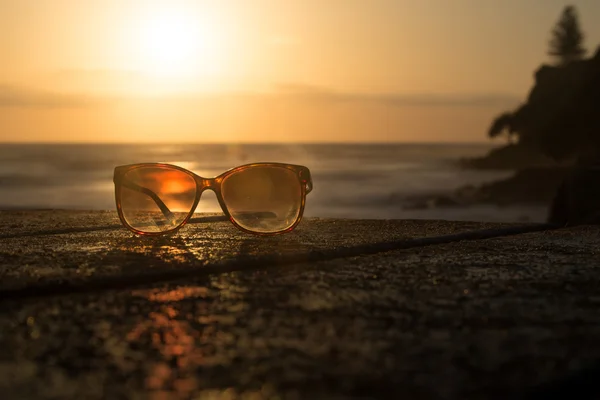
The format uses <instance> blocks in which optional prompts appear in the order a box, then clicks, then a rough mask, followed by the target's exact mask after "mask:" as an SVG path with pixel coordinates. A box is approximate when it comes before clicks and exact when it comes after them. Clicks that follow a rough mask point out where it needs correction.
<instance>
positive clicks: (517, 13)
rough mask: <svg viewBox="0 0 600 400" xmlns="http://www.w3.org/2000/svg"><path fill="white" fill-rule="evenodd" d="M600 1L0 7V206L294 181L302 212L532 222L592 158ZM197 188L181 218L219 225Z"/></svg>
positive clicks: (8, 3)
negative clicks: (134, 169)
mask: <svg viewBox="0 0 600 400" xmlns="http://www.w3.org/2000/svg"><path fill="white" fill-rule="evenodd" d="M598 17H600V2H598V1H596V0H579V1H571V2H564V1H558V0H532V1H527V2H524V1H519V0H505V1H503V2H497V1H493V0H455V1H452V2H450V1H445V0H435V1H434V0H432V1H428V2H423V1H417V0H373V1H368V2H367V1H362V0H328V1H326V2H324V1H317V0H306V1H302V2H281V1H277V0H253V1H246V0H219V1H211V0H205V1H202V0H188V1H183V0H171V1H158V0H157V1H150V0H144V1H141V0H89V1H85V2H83V1H78V0H5V1H2V2H0V37H2V40H0V209H21V208H68V209H102V210H103V209H114V198H113V196H114V195H113V184H112V173H113V169H114V167H115V166H116V165H121V164H131V163H139V162H169V163H175V164H178V165H181V166H183V167H186V168H189V169H190V170H193V171H194V172H196V173H198V174H200V175H202V176H205V177H212V176H215V175H218V174H220V173H221V172H223V171H225V170H226V169H228V168H231V167H235V166H237V165H240V164H244V163H249V162H256V161H280V162H287V163H296V164H302V165H306V166H308V167H309V168H310V169H311V171H312V173H313V180H314V185H315V189H314V191H313V193H311V194H310V196H309V198H308V199H307V208H306V215H308V216H319V217H349V218H441V219H455V220H480V221H535V222H539V221H544V220H545V219H546V215H547V210H548V206H549V204H550V202H551V200H552V198H553V196H554V193H555V192H556V188H557V186H558V184H559V183H560V181H561V180H562V177H563V176H564V174H565V173H566V172H565V171H567V170H568V169H569V168H570V167H571V166H573V165H574V164H575V163H577V162H578V160H580V159H581V158H583V157H594V156H595V155H596V154H598V153H599V152H598V149H600V129H599V128H600V123H599V119H600V113H599V112H598V104H600V53H598V46H599V45H600V24H597V23H596V22H597V19H598ZM218 210H219V208H218V204H217V202H216V200H215V198H214V195H213V194H212V193H208V192H206V193H205V194H204V195H203V199H202V201H201V202H200V206H199V208H198V211H199V212H213V211H218Z"/></svg>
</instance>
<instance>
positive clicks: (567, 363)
mask: <svg viewBox="0 0 600 400" xmlns="http://www.w3.org/2000/svg"><path fill="white" fill-rule="evenodd" d="M77 215H79V216H81V219H79V218H77ZM28 217H31V218H32V220H37V221H39V222H37V223H38V225H37V226H36V227H35V228H31V227H26V226H22V225H19V224H23V225H26V223H25V222H24V221H25V220H27V218H28ZM94 217H97V218H96V219H94ZM0 218H1V219H2V221H3V223H4V224H6V223H9V222H10V221H13V223H14V224H15V229H17V230H20V232H21V236H16V235H13V237H11V238H8V237H4V238H2V239H0V274H1V275H0V276H1V279H0V284H1V290H2V291H1V292H0V296H2V299H1V300H0V309H1V310H2V313H0V348H1V349H2V352H0V392H1V393H3V397H4V398H61V397H62V398H64V397H66V398H157V399H158V398H177V397H180V398H189V397H197V398H224V399H228V398H237V397H241V398H252V399H253V398H411V399H464V398H486V399H488V398H492V399H496V398H497V399H506V398H515V397H517V396H520V395H525V394H527V395H531V396H533V397H535V396H534V395H536V394H537V395H538V396H537V398H550V396H549V395H548V394H547V393H544V392H543V390H544V389H545V388H547V387H548V388H549V389H548V390H550V391H551V393H552V394H554V395H557V394H560V393H561V391H560V390H568V392H567V393H568V394H570V395H573V394H574V392H573V390H576V389H578V388H579V389H580V390H581V389H582V388H585V389H586V391H587V392H589V391H590V388H589V387H587V386H585V385H586V384H588V383H589V382H594V380H595V379H596V376H597V374H595V373H594V370H592V373H588V374H587V375H585V374H581V373H580V371H582V370H583V369H585V368H587V367H589V366H592V367H593V366H594V363H595V360H597V359H599V358H600V344H598V342H597V337H598V335H599V334H600V313H599V312H598V310H597V308H598V306H599V305H600V291H599V286H600V279H599V278H600V273H599V272H600V271H599V268H600V264H599V262H598V261H600V253H599V252H598V250H597V249H598V243H599V242H600V229H599V228H596V227H579V228H571V229H561V230H554V231H541V232H536V233H525V234H520V235H513V236H506V237H496V238H489V239H482V238H481V237H485V236H492V235H491V234H489V232H490V231H487V232H488V234H484V235H479V236H478V235H472V234H471V235H463V236H462V237H463V238H464V239H474V238H478V237H479V238H480V239H479V240H463V241H456V240H458V239H459V238H461V236H460V235H461V232H465V231H466V230H473V229H482V228H493V227H497V228H499V229H501V230H500V231H498V232H505V233H506V232H510V230H507V227H506V226H498V225H484V224H477V223H454V222H440V221H350V220H348V221H344V220H307V221H304V222H303V223H302V224H301V226H300V228H299V229H298V231H297V232H295V233H292V234H290V235H286V236H281V237H279V238H266V239H265V238H254V237H248V236H247V235H244V234H241V233H237V232H236V231H235V229H234V228H233V227H231V226H230V225H227V224H228V223H226V222H218V223H211V224H198V225H194V226H188V227H186V228H185V230H183V231H181V232H180V233H179V234H178V235H177V236H174V237H169V238H162V239H160V240H155V239H150V241H148V239H144V238H134V237H132V236H131V235H130V234H128V233H127V232H126V231H124V230H122V229H120V228H117V229H108V228H107V229H104V230H103V229H100V230H95V231H92V230H89V231H87V232H70V233H61V234H41V235H33V234H32V233H34V232H35V231H36V230H37V231H44V230H46V231H47V230H51V229H65V230H70V231H73V230H74V229H76V228H77V229H79V228H82V229H83V228H86V229H87V228H90V227H93V226H94V225H95V226H99V227H102V226H110V225H111V224H116V221H115V220H114V214H112V213H102V214H98V215H95V214H90V213H80V214H78V213H71V214H69V218H71V220H70V222H68V223H65V224H64V225H62V226H58V225H59V223H58V222H56V223H51V221H53V219H54V218H57V219H59V220H61V221H64V220H65V219H66V218H62V216H61V215H60V213H32V214H30V213H25V214H23V215H21V218H20V219H19V222H16V220H18V218H16V214H14V213H3V214H1V215H0ZM16 225H19V226H16ZM82 229H80V230H82ZM450 234H454V236H443V237H444V238H445V239H444V240H437V241H429V242H428V241H423V240H413V239H411V238H419V237H427V236H429V237H433V236H436V235H450ZM23 235H29V236H23ZM5 236H7V235H5ZM391 240H398V241H397V242H396V243H397V244H398V248H399V250H393V251H387V252H380V253H375V251H373V249H375V250H377V249H378V248H385V247H381V246H380V247H377V246H378V245H377V243H383V242H386V241H387V243H389V241H391ZM444 241H446V242H448V243H443V242H444ZM425 244H430V245H429V246H423V245H425ZM411 246H412V247H411ZM402 247H405V248H402ZM339 248H344V249H358V250H357V252H362V253H363V254H364V255H356V254H355V253H353V252H352V251H350V250H348V252H347V253H346V254H347V255H345V254H344V253H343V252H342V253H339V252H337V253H336V249H339ZM388 248H389V247H388ZM282 253H284V254H292V256H290V257H288V258H285V257H283V258H281V257H279V256H275V258H270V257H267V258H264V256H265V255H280V254H282ZM373 253H374V254H373ZM311 254H317V255H323V254H324V255H326V256H327V255H328V254H333V256H332V257H323V261H318V259H319V258H318V257H315V256H310V255H311ZM261 257H262V258H261ZM303 257H304V258H303ZM303 259H311V260H312V261H311V262H303ZM224 260H225V261H226V260H234V261H231V262H229V263H227V262H225V263H224ZM257 260H258V261H257ZM274 260H275V261H277V262H273V261H274ZM169 268H173V269H177V270H178V271H186V272H185V274H184V275H173V276H171V275H168V274H166V275H165V274H164V271H165V270H166V271H168V270H169ZM220 268H222V270H220ZM152 270H157V271H161V274H162V275H161V274H158V275H155V276H152V280H147V281H145V282H144V281H143V279H142V281H143V282H142V283H141V284H140V282H136V280H135V279H134V278H135V276H138V277H141V278H143V277H145V276H148V274H149V272H148V271H152ZM189 271H193V273H190V272H189ZM122 274H124V275H125V276H126V277H127V278H126V282H125V283H123V284H120V283H119V282H118V279H116V277H119V276H120V275H122ZM107 277H108V278H107ZM173 277H176V278H178V279H175V280H170V281H164V280H163V279H162V278H173ZM65 282H66V283H65ZM95 282H103V284H102V285H96V284H95ZM28 287H32V288H39V289H40V291H39V292H38V293H36V292H35V290H27V288H28ZM63 287H64V289H65V290H64V292H63V293H61V292H60V288H63ZM572 373H576V374H578V375H576V376H575V378H576V379H579V380H576V381H574V382H575V383H573V384H572V385H569V382H567V383H561V382H560V381H561V380H562V379H564V378H567V377H569V376H570V374H572ZM582 377H583V378H582ZM553 382H559V383H558V386H557V387H552V386H548V385H550V384H552V383H553ZM532 389H535V390H534V391H532ZM591 389H594V388H593V387H592V388H591ZM595 394H596V395H598V394H600V391H598V392H596V393H595ZM576 397H577V396H575V397H573V396H569V398H576ZM559 398H561V397H559ZM565 398H566V397H565ZM591 398H596V397H591Z"/></svg>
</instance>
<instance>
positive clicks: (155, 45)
mask: <svg viewBox="0 0 600 400" xmlns="http://www.w3.org/2000/svg"><path fill="white" fill-rule="evenodd" d="M217 28H218V27H217V25H215V23H214V22H211V20H210V19H208V18H201V16H194V15H192V14H189V13H185V12H183V11H181V10H161V11H160V12H158V11H156V12H154V13H153V14H150V15H147V16H146V17H145V18H142V19H141V20H140V25H139V28H138V37H137V44H136V47H137V50H138V52H137V53H138V64H139V70H141V71H142V72H144V73H145V74H147V75H151V76H156V77H176V78H183V77H189V76H196V75H206V74H211V73H215V72H218V69H219V67H220V63H221V61H222V56H221V54H222V50H223V49H222V47H223V43H222V38H221V37H220V35H219V30H218V29H217Z"/></svg>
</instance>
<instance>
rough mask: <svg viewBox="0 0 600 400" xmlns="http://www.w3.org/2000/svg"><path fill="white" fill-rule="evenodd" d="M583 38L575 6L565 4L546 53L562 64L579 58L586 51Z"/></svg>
mask: <svg viewBox="0 0 600 400" xmlns="http://www.w3.org/2000/svg"><path fill="white" fill-rule="evenodd" d="M583 39H584V36H583V33H582V32H581V29H580V28H579V18H578V16H577V11H576V10H575V7H573V6H566V7H565V8H564V10H563V12H562V15H561V16H560V19H559V20H558V22H557V23H556V26H555V27H554V29H553V30H552V39H550V49H549V50H548V54H549V55H550V56H551V57H554V58H556V59H557V61H558V63H559V64H562V65H565V64H568V63H570V62H571V61H575V60H580V59H581V58H583V56H584V55H585V52H586V50H585V48H584V47H583Z"/></svg>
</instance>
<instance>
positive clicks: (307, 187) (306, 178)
mask: <svg viewBox="0 0 600 400" xmlns="http://www.w3.org/2000/svg"><path fill="white" fill-rule="evenodd" d="M258 166H260V167H275V168H286V169H289V170H291V171H293V172H294V173H295V174H296V176H297V177H298V179H299V181H300V190H301V202H300V212H299V213H298V218H296V221H294V223H293V224H292V225H291V226H290V227H289V228H287V229H284V230H281V231H276V232H255V231H251V230H248V229H246V228H243V227H241V226H240V225H239V224H238V223H237V222H235V220H234V219H233V217H232V216H231V214H230V213H229V210H228V209H227V206H226V205H225V202H224V201H223V195H222V193H221V183H222V182H223V180H224V179H225V178H226V177H227V176H229V175H231V174H234V173H236V172H239V171H242V170H245V169H248V168H253V167H258ZM143 167H159V168H170V169H175V170H178V171H181V172H184V173H186V174H187V175H189V176H191V177H192V178H194V180H195V181H196V198H195V199H194V204H193V206H192V209H191V210H190V212H189V213H188V215H187V216H186V217H185V219H184V220H183V222H182V223H181V224H179V225H178V226H176V227H175V228H173V229H169V230H167V231H164V232H144V231H140V230H138V229H135V228H134V227H132V226H131V225H129V224H128V223H127V221H126V220H125V217H124V216H123V209H122V208H121V200H120V199H121V188H122V186H123V178H124V176H125V174H126V173H127V172H129V171H131V170H134V169H137V168H143ZM113 182H114V184H115V200H116V203H117V212H118V214H119V219H120V220H121V222H122V223H123V225H125V227H126V228H127V229H129V230H130V231H132V232H133V233H136V234H138V235H144V236H160V235H165V234H169V233H175V232H177V231H178V230H179V229H181V228H182V227H183V226H184V225H185V224H186V223H187V222H188V221H189V220H190V218H191V217H192V215H194V211H195V210H196V207H197V206H198V202H199V201H200V197H201V196H202V193H203V192H204V191H205V190H207V189H210V190H212V191H214V192H215V194H216V195H217V200H218V201H219V204H220V205H221V209H222V210H223V212H224V213H225V215H226V216H227V218H229V220H230V221H231V223H232V224H233V225H234V226H235V227H237V228H238V229H240V230H241V231H244V232H247V233H251V234H253V235H259V236H273V235H280V234H282V233H287V232H290V231H291V230H293V229H294V228H295V227H296V225H298V224H299V223H300V220H301V219H302V214H303V213H304V205H305V203H306V195H307V194H308V193H310V192H311V190H312V188H313V184H312V179H311V176H310V170H309V169H308V168H306V167H304V166H302V165H293V164H283V163H252V164H245V165H241V166H239V167H235V168H232V169H230V170H227V171H225V172H223V173H222V174H221V175H219V176H217V177H215V178H203V177H201V176H199V175H197V174H195V173H194V172H192V171H189V170H187V169H185V168H182V167H178V166H176V165H172V164H164V163H142V164H130V165H121V166H119V167H116V168H115V173H114V177H113Z"/></svg>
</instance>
